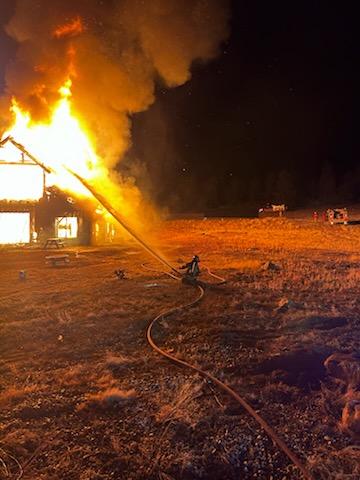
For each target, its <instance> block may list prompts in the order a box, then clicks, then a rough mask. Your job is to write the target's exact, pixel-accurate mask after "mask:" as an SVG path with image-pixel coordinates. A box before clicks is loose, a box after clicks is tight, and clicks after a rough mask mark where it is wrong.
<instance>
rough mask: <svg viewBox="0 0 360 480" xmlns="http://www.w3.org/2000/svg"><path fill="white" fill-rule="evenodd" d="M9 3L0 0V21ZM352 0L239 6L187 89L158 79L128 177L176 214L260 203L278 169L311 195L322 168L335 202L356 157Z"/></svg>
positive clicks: (7, 48) (7, 50)
mask: <svg viewBox="0 0 360 480" xmlns="http://www.w3.org/2000/svg"><path fill="white" fill-rule="evenodd" d="M12 3H13V2H10V1H9V2H7V1H3V0H2V1H1V6H2V9H1V13H0V17H1V21H2V23H4V21H5V20H6V18H7V17H8V16H9V14H10V12H11V4H12ZM354 5H355V3H354V2H351V1H348V2H330V1H328V0H301V1H300V0H294V1H280V0H279V1H275V0H274V1H272V2H270V1H267V0H263V1H260V0H234V1H233V2H232V15H231V34H230V37H229V39H228V41H227V42H226V43H225V44H224V45H222V46H221V49H220V54H219V56H218V58H217V59H216V60H214V61H212V62H211V63H209V64H207V65H203V64H197V65H194V67H193V76H192V79H191V80H190V81H189V82H188V83H187V84H185V85H184V86H182V87H178V88H175V89H172V90H167V89H165V88H164V87H163V86H162V85H161V84H160V83H159V85H158V92H157V93H158V95H157V97H158V99H157V101H156V103H155V104H154V105H153V106H152V107H151V108H150V109H149V110H148V111H147V112H144V113H141V114H138V115H136V116H135V117H134V123H133V147H132V148H131V150H130V151H129V153H128V155H127V158H126V160H125V162H124V163H123V168H124V170H128V171H130V172H131V173H132V174H134V175H136V176H137V178H138V181H139V183H140V184H141V185H142V186H144V187H145V188H147V189H149V191H150V192H151V194H152V195H153V196H154V197H156V200H157V201H159V203H161V204H163V205H166V204H169V205H170V206H171V207H172V208H178V209H190V208H192V207H193V208H195V207H197V206H199V207H202V206H206V205H208V206H209V205H210V206H217V205H221V204H237V203H239V202H242V201H243V202H244V201H248V200H249V199H253V198H254V199H260V198H265V196H266V195H269V189H270V191H271V189H272V188H273V189H275V186H276V182H277V180H276V179H277V177H278V176H279V173H280V172H282V171H284V170H285V171H286V172H287V174H288V175H290V177H291V183H293V184H294V189H296V192H297V193H296V199H297V200H296V201H297V203H304V202H305V201H306V198H307V197H308V196H313V197H316V196H317V195H316V193H315V194H314V190H316V189H318V188H321V187H319V185H318V183H319V181H321V179H322V180H324V171H326V172H328V173H329V172H330V173H329V175H330V176H333V177H334V178H333V182H332V183H333V184H334V185H337V194H338V195H340V197H341V195H342V193H341V192H343V190H344V188H343V187H342V184H343V183H344V182H346V178H347V177H346V174H347V172H352V173H351V175H348V176H351V177H354V175H355V173H353V172H355V170H356V168H357V167H358V164H359V160H360V155H359V154H360V148H359V144H360V141H359V132H358V123H359V122H358V115H359V113H358V112H359V110H358V105H357V97H358V89H359V85H360V75H359V33H358V31H359V25H358V20H357V19H358V17H357V15H356V11H355V8H354ZM0 45H1V48H0V86H1V83H2V81H3V72H4V66H5V65H6V63H7V61H8V60H9V58H10V57H11V54H12V53H13V46H12V44H11V42H10V41H9V39H7V38H6V36H5V35H4V34H3V33H0ZM331 170H333V171H331ZM357 174H359V173H357ZM325 177H326V175H325ZM330 180H331V179H330ZM334 182H335V183H334ZM359 182H360V174H359ZM330 184H331V181H330ZM359 187H360V184H359ZM342 188H343V190H341V189H342ZM352 188H357V187H354V186H353V187H352ZM266 189H268V191H267V192H266V193H263V195H261V194H259V195H257V192H260V191H261V192H265V190H266ZM359 190H360V188H359ZM339 192H340V193H339ZM340 197H339V198H340ZM345 197H346V195H345ZM345 197H344V198H345ZM340 199H341V198H340ZM270 200H271V199H270Z"/></svg>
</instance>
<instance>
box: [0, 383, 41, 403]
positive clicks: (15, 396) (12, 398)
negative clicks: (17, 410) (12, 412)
mask: <svg viewBox="0 0 360 480" xmlns="http://www.w3.org/2000/svg"><path fill="white" fill-rule="evenodd" d="M38 390H39V386H38V385H27V386H24V387H18V386H12V387H8V388H7V389H6V390H4V391H2V392H1V393H0V407H1V408H5V407H7V406H9V405H11V404H13V403H15V402H19V401H21V400H23V399H24V398H26V397H27V396H28V395H29V394H30V393H33V392H36V391H38Z"/></svg>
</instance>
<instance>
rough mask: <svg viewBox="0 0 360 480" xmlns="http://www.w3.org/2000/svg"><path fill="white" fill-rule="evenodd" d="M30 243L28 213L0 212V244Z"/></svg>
mask: <svg viewBox="0 0 360 480" xmlns="http://www.w3.org/2000/svg"><path fill="white" fill-rule="evenodd" d="M29 242H30V213H29V212H0V244H5V243H7V244H9V243H12V244H14V243H29Z"/></svg>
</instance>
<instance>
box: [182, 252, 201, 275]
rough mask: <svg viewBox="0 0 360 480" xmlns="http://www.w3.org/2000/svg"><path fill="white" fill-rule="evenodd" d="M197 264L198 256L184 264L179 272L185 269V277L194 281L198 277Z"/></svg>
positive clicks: (198, 269)
mask: <svg viewBox="0 0 360 480" xmlns="http://www.w3.org/2000/svg"><path fill="white" fill-rule="evenodd" d="M199 262H200V258H199V257H198V255H194V256H193V258H192V260H191V261H190V262H188V263H185V265H183V266H182V267H180V270H185V269H186V272H185V275H186V276H187V277H190V278H192V279H195V278H196V277H198V276H199V275H200V268H199Z"/></svg>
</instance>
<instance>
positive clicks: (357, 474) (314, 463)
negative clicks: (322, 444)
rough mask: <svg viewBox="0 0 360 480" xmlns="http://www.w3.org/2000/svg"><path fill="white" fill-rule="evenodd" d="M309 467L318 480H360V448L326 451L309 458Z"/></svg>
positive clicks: (350, 447) (355, 446)
mask: <svg viewBox="0 0 360 480" xmlns="http://www.w3.org/2000/svg"><path fill="white" fill-rule="evenodd" d="M307 460H308V465H309V467H310V469H311V472H312V474H313V475H314V478H315V479H316V480H345V479H346V480H359V478H360V446H357V445H353V446H349V447H346V448H343V449H341V450H338V451H336V450H332V451H330V452H329V451H328V450H324V451H323V452H319V453H317V454H315V455H312V456H310V457H308V459H307Z"/></svg>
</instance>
